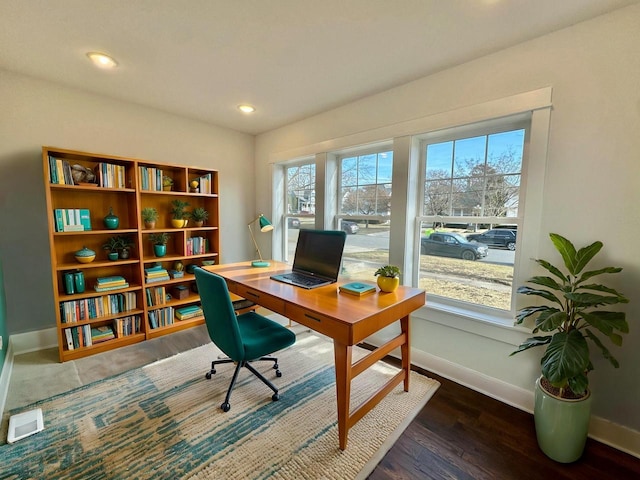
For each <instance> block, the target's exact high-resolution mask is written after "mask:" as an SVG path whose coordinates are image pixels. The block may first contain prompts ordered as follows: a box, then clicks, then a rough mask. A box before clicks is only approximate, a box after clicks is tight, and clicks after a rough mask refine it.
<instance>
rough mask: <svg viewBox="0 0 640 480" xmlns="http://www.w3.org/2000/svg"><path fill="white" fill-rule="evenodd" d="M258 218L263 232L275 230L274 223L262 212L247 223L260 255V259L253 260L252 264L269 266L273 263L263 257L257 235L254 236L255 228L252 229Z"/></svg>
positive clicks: (253, 265)
mask: <svg viewBox="0 0 640 480" xmlns="http://www.w3.org/2000/svg"><path fill="white" fill-rule="evenodd" d="M257 220H260V231H261V232H270V231H271V230H273V225H271V222H270V221H269V220H267V218H266V217H265V216H264V215H262V214H260V215H259V216H258V217H256V218H255V219H254V220H252V221H250V222H249V224H248V225H247V226H248V227H249V233H250V234H251V239H252V240H253V244H254V245H255V246H256V250H257V251H258V257H260V260H254V261H253V262H251V266H252V267H268V266H269V265H271V264H270V263H269V262H265V261H264V260H263V259H262V254H261V253H260V248H258V243H257V242H256V237H254V236H253V230H251V225H252V224H253V223H255V222H256V221H257Z"/></svg>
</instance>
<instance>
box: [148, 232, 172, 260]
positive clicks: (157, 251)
mask: <svg viewBox="0 0 640 480" xmlns="http://www.w3.org/2000/svg"><path fill="white" fill-rule="evenodd" d="M149 241H150V242H151V243H152V244H153V253H154V255H155V256H156V257H164V256H165V255H166V254H167V242H168V241H169V234H168V233H167V232H161V233H152V234H151V235H149Z"/></svg>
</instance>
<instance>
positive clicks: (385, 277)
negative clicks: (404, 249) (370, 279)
mask: <svg viewBox="0 0 640 480" xmlns="http://www.w3.org/2000/svg"><path fill="white" fill-rule="evenodd" d="M374 275H375V276H377V277H378V280H377V284H378V287H379V288H380V290H382V291H383V292H388V293H391V292H394V291H395V290H396V288H398V285H400V269H399V268H398V267H396V266H395V265H385V266H384V267H380V268H379V269H378V270H376V273H374Z"/></svg>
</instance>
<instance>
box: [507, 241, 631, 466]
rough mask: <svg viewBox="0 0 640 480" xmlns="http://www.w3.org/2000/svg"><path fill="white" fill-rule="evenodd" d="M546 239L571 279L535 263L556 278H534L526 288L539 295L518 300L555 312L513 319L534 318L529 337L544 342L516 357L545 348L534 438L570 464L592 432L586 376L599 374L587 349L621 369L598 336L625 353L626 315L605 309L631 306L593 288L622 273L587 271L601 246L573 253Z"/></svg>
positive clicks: (531, 310) (529, 311) (526, 312)
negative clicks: (598, 279) (599, 279)
mask: <svg viewBox="0 0 640 480" xmlns="http://www.w3.org/2000/svg"><path fill="white" fill-rule="evenodd" d="M549 236H550V237H551V241H552V242H553V245H554V246H555V248H556V250H558V252H559V253H560V255H561V256H562V260H563V262H564V266H565V269H566V272H565V271H563V270H562V269H561V268H558V267H556V266H554V265H552V264H551V263H549V262H548V261H546V260H540V259H537V260H535V261H536V263H537V264H538V265H540V266H541V267H543V268H544V269H545V270H547V271H548V272H550V273H551V275H552V276H535V277H533V278H530V279H529V280H528V282H529V283H532V284H534V285H535V287H529V286H522V287H519V288H518V290H517V292H518V293H520V294H524V295H533V296H537V297H541V298H543V299H544V300H546V301H547V302H550V304H543V305H533V306H528V307H524V308H522V309H520V310H519V311H518V313H517V317H516V324H517V325H520V324H522V323H523V322H524V321H525V320H526V319H527V318H529V317H531V319H533V320H535V324H534V326H533V332H532V333H534V334H536V333H539V332H544V333H547V335H543V336H534V337H531V338H528V339H527V340H526V341H525V342H523V343H522V345H520V346H519V348H518V349H517V350H516V351H515V352H513V353H512V354H511V355H514V354H516V353H519V352H523V351H525V350H528V349H530V348H533V347H541V346H544V347H545V352H544V355H543V356H542V360H541V361H540V364H541V366H542V375H541V376H540V378H539V379H538V380H537V381H536V388H535V406H534V419H535V426H536V436H537V438H538V444H539V445H540V448H541V449H542V451H543V452H544V453H545V454H546V455H547V456H549V457H550V458H552V459H553V460H556V461H558V462H563V463H569V462H573V461H575V460H577V459H578V458H580V456H581V455H582V451H583V449H584V445H585V442H586V439H587V433H588V430H589V417H590V415H591V392H590V391H589V388H588V387H589V380H588V377H587V374H588V373H589V372H590V371H591V370H593V368H594V367H593V363H592V362H591V359H590V350H589V342H591V343H592V345H593V346H595V347H596V348H595V350H598V351H600V352H601V353H602V355H603V356H604V358H606V359H607V360H609V362H610V363H611V364H612V365H613V366H614V367H615V368H618V366H619V364H618V361H617V360H616V359H615V358H614V357H613V355H611V353H610V352H609V350H608V349H607V347H605V345H604V344H603V342H602V338H601V336H603V337H606V338H608V339H609V340H610V341H611V342H612V343H613V344H614V345H617V346H620V345H622V336H621V334H622V333H628V331H629V326H628V324H627V321H626V314H625V313H624V312H614V311H610V310H608V309H607V310H603V309H602V307H605V308H606V307H608V306H610V305H615V304H619V303H628V302H629V300H628V299H627V298H625V297H624V296H623V295H622V294H621V293H619V292H617V291H616V290H614V289H613V288H610V287H607V286H605V285H602V284H598V283H591V281H592V280H591V279H592V278H593V277H595V276H598V275H604V274H614V273H618V272H620V271H622V268H619V267H604V268H599V269H597V270H589V271H584V270H585V268H586V266H587V264H588V263H589V262H590V261H591V260H592V259H593V257H595V255H596V254H597V253H598V252H599V251H600V250H601V249H602V246H603V244H602V242H599V241H597V242H594V243H592V244H591V245H588V246H586V247H584V248H581V249H579V250H576V248H575V247H574V246H573V244H572V243H571V242H570V241H569V240H567V239H566V238H564V237H562V236H561V235H558V234H556V233H551V234H550V235H549ZM587 281H589V283H587Z"/></svg>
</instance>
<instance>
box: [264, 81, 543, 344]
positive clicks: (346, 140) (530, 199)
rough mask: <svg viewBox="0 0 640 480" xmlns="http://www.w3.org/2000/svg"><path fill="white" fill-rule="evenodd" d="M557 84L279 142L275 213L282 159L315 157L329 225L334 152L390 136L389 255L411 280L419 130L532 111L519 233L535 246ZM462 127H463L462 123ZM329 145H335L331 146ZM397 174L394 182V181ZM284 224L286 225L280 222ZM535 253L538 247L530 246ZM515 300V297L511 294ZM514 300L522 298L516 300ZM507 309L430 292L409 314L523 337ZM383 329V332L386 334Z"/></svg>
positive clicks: (275, 249) (528, 265) (320, 208)
mask: <svg viewBox="0 0 640 480" xmlns="http://www.w3.org/2000/svg"><path fill="white" fill-rule="evenodd" d="M552 93H553V89H552V87H542V88H539V89H536V90H530V91H525V92H522V93H516V94H514V95H511V96H506V97H502V98H498V99H493V100H487V101H484V102H480V103H476V104H472V105H466V106H461V107H459V108H452V109H450V110H448V111H443V112H438V113H434V114H430V115H427V116H423V117H420V118H414V119H411V120H406V121H402V122H395V123H390V124H386V125H384V124H381V125H380V126H379V127H377V128H373V129H370V130H365V131H358V132H355V133H352V134H347V135H342V136H337V137H335V138H318V140H317V141H316V142H315V143H314V142H311V143H307V144H299V145H297V146H295V145H294V146H292V145H291V144H288V145H287V144H283V145H280V146H279V147H280V149H279V150H275V151H274V152H273V153H271V154H269V160H268V161H269V162H270V163H271V164H272V165H273V167H274V168H273V169H272V174H273V183H272V191H273V193H274V194H273V195H272V197H271V198H272V202H273V203H272V206H273V211H272V215H273V216H274V217H276V218H280V216H281V215H282V213H283V205H282V198H283V196H281V195H280V194H279V193H278V192H280V191H282V190H281V189H282V187H283V176H284V174H283V168H282V167H283V166H284V165H286V164H288V163H291V162H292V161H296V159H301V158H305V157H313V156H315V159H316V175H317V177H316V227H317V228H321V227H324V228H326V226H329V225H331V221H332V220H333V219H334V218H335V215H334V214H333V215H332V213H333V212H337V207H336V205H335V198H337V194H336V191H337V190H336V188H337V165H336V163H337V162H336V160H335V155H336V154H340V153H350V152H351V151H353V150H356V149H361V147H360V146H362V145H370V146H372V145H375V144H377V143H380V144H382V143H384V144H387V145H388V144H390V143H391V144H392V145H393V150H394V156H393V199H394V200H393V202H392V205H391V217H392V218H393V222H392V225H391V231H390V237H391V238H390V245H389V260H390V263H393V264H396V265H399V266H401V268H404V270H403V274H404V275H403V278H402V283H403V284H404V285H410V284H411V279H412V276H413V270H414V267H413V262H414V260H413V259H414V258H415V252H414V249H415V245H416V243H415V240H414V239H415V238H416V237H417V236H416V234H415V232H416V231H417V230H418V228H419V226H418V225H416V221H415V218H416V214H417V212H416V211H415V208H416V207H415V205H416V200H415V199H416V198H417V197H416V195H417V193H416V192H415V182H412V181H411V179H412V178H416V176H418V167H419V161H418V159H419V148H418V142H417V141H416V138H415V137H418V136H420V135H424V134H425V132H438V131H441V130H444V129H447V128H452V127H456V126H458V127H459V126H463V125H470V124H475V123H478V122H483V121H491V120H493V119H497V120H500V119H503V118H505V117H512V118H515V117H516V116H518V115H522V116H523V117H529V118H531V127H530V132H531V134H530V143H529V144H528V145H527V144H526V145H525V149H527V148H528V149H529V151H528V152H526V153H525V157H526V158H527V159H528V161H529V163H528V166H527V169H526V175H524V170H523V180H522V182H521V188H522V189H524V190H525V191H526V194H525V195H524V197H522V198H523V201H521V204H520V205H519V208H520V209H524V210H523V215H524V216H525V217H526V225H523V228H522V232H520V231H519V233H518V242H519V246H518V248H520V249H522V251H523V252H529V255H531V254H532V253H531V252H537V251H539V248H540V242H541V241H542V240H543V237H544V236H543V235H542V236H541V234H540V232H541V231H542V229H543V219H542V204H543V201H544V198H543V192H544V183H545V171H546V160H547V151H548V143H549V136H550V127H551V111H552V100H551V98H552ZM459 128H462V127H459ZM329 152H331V153H329ZM396 182H397V183H396ZM280 230H282V229H280ZM271 239H272V253H273V255H274V259H282V248H283V245H285V244H284V242H283V241H282V237H281V235H280V233H279V232H278V231H277V229H276V231H275V232H274V235H273V236H272V237H271ZM533 254H535V253H533ZM523 257H524V255H522V256H520V257H518V258H517V259H516V263H517V266H516V265H514V267H516V268H515V271H516V275H515V276H514V283H515V284H518V285H522V284H524V283H525V282H526V279H527V278H528V277H529V276H531V275H532V271H533V270H534V267H535V265H532V264H533V262H531V260H530V259H529V258H523ZM512 305H513V302H512ZM516 308H517V305H516ZM502 312H503V311H498V312H486V311H480V312H479V311H474V310H461V309H460V308H459V307H457V306H455V305H448V304H447V303H446V302H445V301H441V302H438V301H435V300H434V299H432V298H430V297H429V298H428V300H427V303H426V304H425V306H424V307H422V308H421V309H419V310H417V311H416V312H414V313H413V314H412V318H413V319H414V320H415V321H417V322H420V321H421V320H425V321H428V322H431V323H436V324H438V323H440V324H442V325H446V326H447V327H454V328H458V329H460V330H461V331H466V332H470V333H473V334H478V335H483V336H486V337H488V338H493V339H495V340H499V341H504V342H506V343H509V344H514V345H515V344H518V343H519V342H520V341H521V340H522V339H521V338H520V337H521V336H522V335H524V334H526V333H528V332H527V331H526V329H523V328H522V327H518V326H514V321H513V316H512V315H510V314H507V315H504V314H503V313H502ZM383 336H384V335H383Z"/></svg>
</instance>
